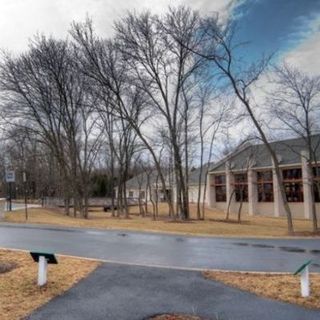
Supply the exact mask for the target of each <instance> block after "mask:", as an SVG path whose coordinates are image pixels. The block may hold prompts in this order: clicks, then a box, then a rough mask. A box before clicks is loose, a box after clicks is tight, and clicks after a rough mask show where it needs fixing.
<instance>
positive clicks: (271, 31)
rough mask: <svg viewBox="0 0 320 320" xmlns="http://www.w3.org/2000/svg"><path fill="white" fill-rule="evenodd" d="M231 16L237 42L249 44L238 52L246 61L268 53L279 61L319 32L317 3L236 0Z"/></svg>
mask: <svg viewBox="0 0 320 320" xmlns="http://www.w3.org/2000/svg"><path fill="white" fill-rule="evenodd" d="M231 16H232V17H233V19H234V21H235V22H236V26H237V28H236V29H237V41H240V42H241V41H249V42H250V43H249V45H248V46H245V47H244V48H243V49H242V50H241V51H242V52H241V53H242V54H243V55H245V56H246V58H247V59H248V60H255V59H257V58H259V57H260V56H261V55H262V54H271V53H276V57H277V58H278V59H279V58H281V57H282V56H283V55H285V54H286V53H287V52H289V51H292V50H294V49H295V48H297V47H298V46H299V45H301V44H302V43H303V42H304V41H305V40H306V39H308V38H310V37H311V36H313V34H314V33H316V32H319V31H320V0H247V1H238V4H237V5H236V6H235V7H234V9H233V11H232V13H231ZM315 45H316V44H315ZM319 71H320V70H319Z"/></svg>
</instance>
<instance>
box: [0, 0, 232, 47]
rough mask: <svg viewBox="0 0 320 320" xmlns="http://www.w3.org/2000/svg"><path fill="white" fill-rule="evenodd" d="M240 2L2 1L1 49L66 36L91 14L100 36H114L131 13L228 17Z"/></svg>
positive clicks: (25, 45)
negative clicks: (180, 11) (177, 11)
mask: <svg viewBox="0 0 320 320" xmlns="http://www.w3.org/2000/svg"><path fill="white" fill-rule="evenodd" d="M235 1H236V0H215V1H212V0H149V1H148V0H131V1H128V0H117V1H114V0H67V1H66V0H0V30H1V33H0V48H5V49H9V50H12V51H22V50H24V49H25V48H26V47H27V44H28V40H29V39H30V38H32V37H33V36H34V35H35V34H36V33H44V34H51V35H54V36H57V37H65V36H66V35H67V32H68V29H69V28H70V23H71V22H72V21H74V20H76V21H83V20H84V19H85V18H86V16H87V15H89V16H90V17H91V18H92V19H93V20H94V23H95V26H96V30H97V32H98V33H99V34H100V35H103V36H106V37H108V36H110V35H112V32H113V22H114V20H116V19H119V18H120V17H121V16H122V15H123V14H124V13H125V12H126V11H127V10H137V11H141V10H143V9H150V10H152V11H153V12H157V13H161V12H164V11H165V10H166V9H167V7H168V6H169V5H170V6H177V5H181V4H185V5H187V6H190V7H192V8H194V9H198V10H200V11H201V12H202V13H204V12H205V13H210V12H213V11H220V12H222V16H226V15H227V14H228V12H230V10H231V9H230V8H232V6H233V4H234V3H235Z"/></svg>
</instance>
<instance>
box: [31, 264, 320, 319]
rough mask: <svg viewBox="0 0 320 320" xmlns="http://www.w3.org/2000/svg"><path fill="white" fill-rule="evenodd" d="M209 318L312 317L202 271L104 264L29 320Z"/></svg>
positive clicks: (315, 315) (315, 313)
mask: <svg viewBox="0 0 320 320" xmlns="http://www.w3.org/2000/svg"><path fill="white" fill-rule="evenodd" d="M161 313H184V314H196V315H199V316H202V317H204V318H205V319H211V320H257V319H259V320H270V319H272V320H289V319H290V320H316V319H320V311H315V310H308V309H304V308H301V307H298V306H295V305H289V304H286V303H281V302H277V301H272V300H269V299H264V298H261V297H257V296H256V295H254V294H250V293H248V292H245V291H241V290H237V289H233V288H231V287H228V286H225V285H223V284H222V283H219V282H215V281H211V280H206V279H204V278H203V277H202V276H201V273H200V272H194V271H182V270H168V269H159V268H146V267H137V266H125V265H115V264H104V265H103V266H102V267H100V268H98V269H97V270H96V271H95V272H93V273H92V274H91V275H90V276H89V277H88V278H86V279H84V280H82V281H81V282H80V283H79V284H78V285H76V286H75V287H73V288H72V289H71V290H69V291H68V292H66V293H65V294H63V295H62V296H59V297H56V298H55V299H53V300H52V301H50V302H49V303H48V304H46V305H44V306H43V307H41V308H40V309H38V310H36V311H35V312H34V313H33V314H32V315H31V316H30V317H29V318H28V319H29V320H42V319H47V320H56V319H59V320H72V319H75V320H88V319H94V320H115V319H119V320H120V319H121V320H143V319H149V317H151V316H153V315H155V314H161Z"/></svg>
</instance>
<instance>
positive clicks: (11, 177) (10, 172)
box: [6, 169, 16, 211]
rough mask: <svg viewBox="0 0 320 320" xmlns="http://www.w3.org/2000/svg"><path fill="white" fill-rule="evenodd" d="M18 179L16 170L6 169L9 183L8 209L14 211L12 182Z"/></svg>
mask: <svg viewBox="0 0 320 320" xmlns="http://www.w3.org/2000/svg"><path fill="white" fill-rule="evenodd" d="M15 181H16V175H15V172H14V170H11V169H10V170H6V182H7V183H8V184H9V206H7V211H12V183H13V182H15Z"/></svg>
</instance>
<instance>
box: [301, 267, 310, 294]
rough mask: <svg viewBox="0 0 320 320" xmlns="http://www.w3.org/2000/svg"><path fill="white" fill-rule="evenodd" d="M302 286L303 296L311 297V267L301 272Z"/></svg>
mask: <svg viewBox="0 0 320 320" xmlns="http://www.w3.org/2000/svg"><path fill="white" fill-rule="evenodd" d="M300 285H301V296H302V297H304V298H305V297H309V295H310V284H309V266H306V267H305V268H304V270H303V271H302V272H301V276H300Z"/></svg>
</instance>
